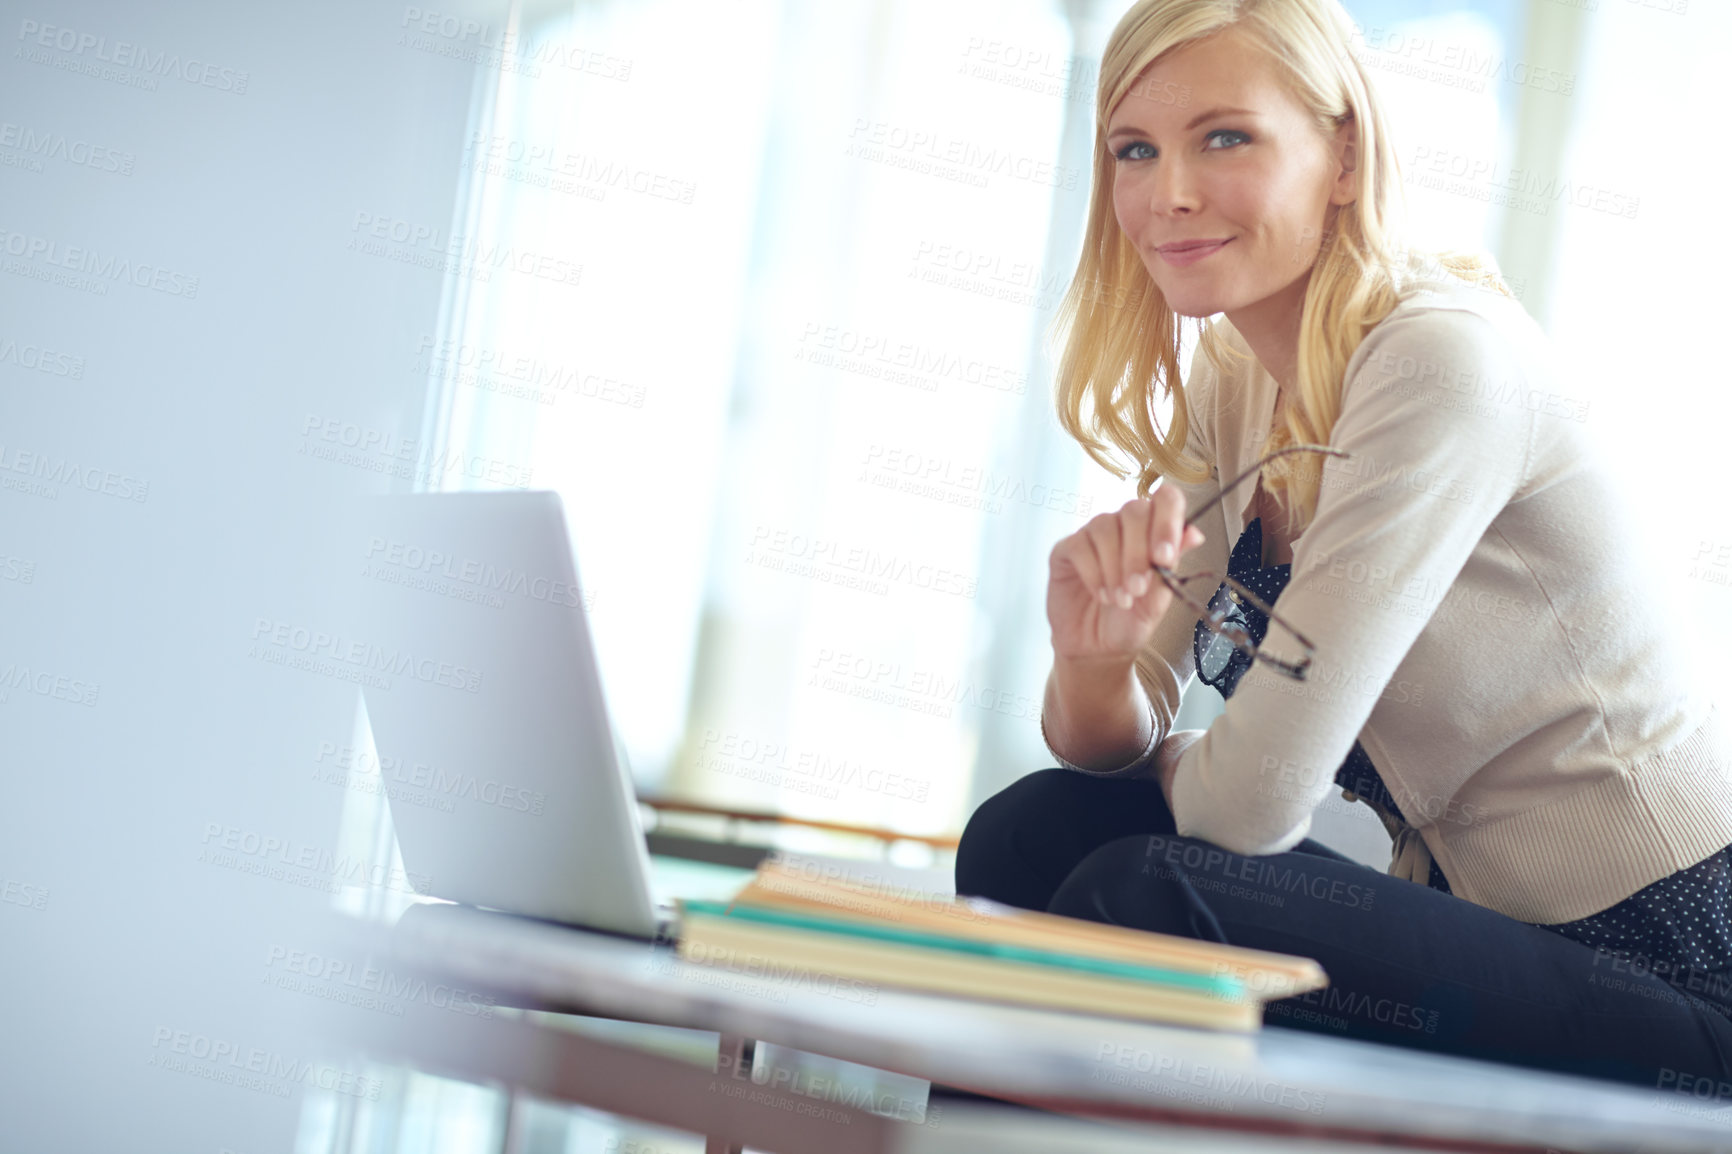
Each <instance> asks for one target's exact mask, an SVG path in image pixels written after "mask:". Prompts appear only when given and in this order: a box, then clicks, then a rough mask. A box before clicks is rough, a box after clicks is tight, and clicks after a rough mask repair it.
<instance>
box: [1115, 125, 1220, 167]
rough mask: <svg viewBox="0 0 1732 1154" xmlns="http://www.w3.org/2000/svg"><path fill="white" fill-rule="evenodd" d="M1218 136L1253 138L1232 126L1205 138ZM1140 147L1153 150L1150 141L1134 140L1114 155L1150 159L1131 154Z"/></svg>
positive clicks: (1131, 158) (1118, 157) (1125, 158)
mask: <svg viewBox="0 0 1732 1154" xmlns="http://www.w3.org/2000/svg"><path fill="white" fill-rule="evenodd" d="M1217 136H1234V137H1237V138H1238V139H1239V140H1241V141H1249V140H1250V139H1251V138H1250V137H1249V136H1246V135H1245V134H1244V133H1243V132H1239V131H1237V130H1236V129H1232V128H1217V129H1215V130H1214V131H1213V132H1211V133H1209V134H1208V135H1207V136H1205V137H1204V138H1203V139H1204V140H1213V139H1214V138H1215V137H1217ZM1139 148H1148V149H1150V150H1151V151H1153V149H1152V146H1151V145H1149V144H1148V143H1146V142H1145V141H1141V140H1134V141H1132V142H1131V143H1129V144H1127V145H1125V146H1124V147H1123V148H1121V149H1119V150H1118V151H1117V152H1115V153H1113V157H1114V159H1116V160H1147V159H1149V157H1147V156H1132V155H1131V153H1132V152H1134V151H1136V150H1137V149H1139ZM1210 151H1212V152H1220V151H1222V150H1221V149H1219V148H1216V149H1211V150H1210Z"/></svg>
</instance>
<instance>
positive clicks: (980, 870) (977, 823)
mask: <svg viewBox="0 0 1732 1154" xmlns="http://www.w3.org/2000/svg"><path fill="white" fill-rule="evenodd" d="M1075 776H1077V775H1076V774H1075V773H1074V772H1073V771H1071V770H1068V769H1060V768H1054V769H1039V770H1036V771H1035V772H1033V773H1030V774H1025V775H1023V776H1022V777H1019V778H1017V779H1016V780H1015V781H1013V782H1011V783H1010V784H1009V785H1007V786H1005V787H1004V788H1003V789H1001V790H999V791H998V792H997V793H995V794H993V795H992V796H991V797H989V798H987V799H986V800H985V801H983V802H981V803H980V804H979V805H978V806H976V807H975V809H974V812H973V813H972V814H971V815H969V818H968V823H967V824H966V825H964V826H963V827H962V837H961V839H960V840H958V841H957V843H956V892H957V893H959V894H970V893H982V892H984V891H983V890H981V889H979V888H975V887H979V886H982V885H985V884H987V882H988V881H989V880H990V876H991V874H992V873H993V872H994V869H993V863H994V862H996V861H997V860H998V859H999V857H1000V856H1001V855H1002V854H1003V853H1005V852H1006V850H1007V849H1008V848H1009V846H1010V839H1011V837H1012V836H1013V835H1014V834H1015V832H1016V831H1018V830H1020V829H1023V828H1027V827H1030V826H1032V825H1034V824H1035V823H1036V822H1038V821H1040V820H1041V817H1042V815H1045V816H1046V818H1047V820H1048V821H1049V822H1050V820H1051V815H1052V812H1053V806H1054V803H1055V802H1056V801H1057V800H1058V799H1059V798H1060V797H1061V796H1062V795H1063V794H1064V793H1065V792H1066V787H1067V784H1068V783H1066V782H1065V781H1064V780H1063V779H1064V778H1066V777H1075ZM965 885H966V886H967V887H968V888H965Z"/></svg>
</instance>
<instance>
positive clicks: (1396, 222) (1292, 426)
mask: <svg viewBox="0 0 1732 1154" xmlns="http://www.w3.org/2000/svg"><path fill="white" fill-rule="evenodd" d="M1234 26H1237V27H1240V28H1242V29H1243V30H1244V31H1245V32H1246V33H1248V34H1249V35H1250V37H1251V38H1252V39H1253V41H1254V42H1255V43H1256V44H1258V45H1259V46H1260V47H1262V48H1263V49H1264V50H1265V51H1266V52H1267V54H1268V56H1269V58H1270V59H1271V60H1272V61H1273V62H1274V63H1275V65H1276V70H1277V75H1278V76H1279V77H1280V78H1281V79H1282V80H1283V81H1284V83H1285V85H1286V87H1287V89H1288V90H1289V91H1290V92H1292V93H1293V95H1294V97H1295V98H1296V99H1297V100H1298V101H1299V102H1300V104H1301V105H1303V107H1304V108H1305V109H1306V111H1307V112H1308V113H1309V115H1310V117H1311V119H1312V121H1313V122H1314V124H1315V125H1316V127H1317V129H1318V131H1319V133H1322V134H1324V136H1325V137H1326V138H1327V137H1332V136H1333V134H1334V132H1335V131H1336V129H1337V127H1338V126H1339V125H1341V124H1345V123H1348V122H1351V123H1352V124H1353V126H1354V127H1353V129H1352V131H1353V134H1354V135H1353V137H1352V140H1353V142H1354V153H1355V155H1356V157H1357V160H1356V161H1355V170H1354V180H1355V184H1356V192H1357V195H1356V196H1355V198H1354V199H1353V201H1352V202H1350V203H1348V204H1344V205H1341V206H1339V208H1338V209H1337V211H1336V215H1335V219H1334V222H1333V224H1332V225H1331V226H1330V227H1329V228H1327V229H1326V230H1324V235H1323V237H1322V240H1321V242H1320V249H1319V251H1318V254H1317V259H1316V262H1315V264H1314V265H1313V266H1312V269H1311V278H1310V282H1309V283H1308V285H1307V286H1306V289H1305V303H1304V308H1303V311H1302V313H1301V316H1300V323H1299V349H1298V380H1297V382H1296V384H1297V387H1296V389H1295V391H1294V395H1292V396H1290V397H1289V398H1288V404H1287V406H1286V413H1285V416H1284V419H1283V420H1282V421H1278V422H1276V424H1275V427H1273V428H1271V429H1270V431H1269V439H1268V441H1267V442H1266V443H1265V445H1264V451H1265V452H1270V451H1273V450H1274V449H1277V448H1280V447H1281V446H1283V445H1287V444H1293V443H1296V442H1310V443H1313V444H1327V443H1328V441H1329V435H1330V432H1331V431H1332V430H1333V429H1334V427H1335V421H1336V419H1337V418H1338V417H1339V416H1340V411H1341V389H1342V384H1343V377H1344V375H1345V373H1346V369H1347V362H1348V360H1349V358H1351V357H1352V356H1353V351H1354V350H1355V349H1356V348H1358V347H1359V343H1360V341H1362V340H1364V339H1365V335H1366V334H1367V333H1368V332H1369V331H1370V330H1371V329H1372V328H1373V327H1374V326H1375V325H1377V323H1378V322H1380V321H1381V320H1383V318H1384V317H1385V316H1387V315H1388V314H1389V312H1390V311H1391V310H1392V309H1394V308H1395V306H1396V305H1397V304H1399V303H1400V300H1401V295H1402V288H1403V286H1404V285H1406V284H1408V283H1411V282H1412V281H1415V280H1418V279H1420V278H1421V277H1424V276H1426V275H1427V274H1430V275H1433V276H1435V275H1436V271H1437V270H1441V271H1443V272H1446V273H1447V274H1449V275H1450V276H1453V277H1455V278H1457V279H1459V280H1462V281H1466V282H1468V283H1471V284H1475V285H1478V286H1480V287H1483V288H1487V289H1490V290H1492V291H1496V292H1499V293H1502V294H1503V295H1504V296H1512V295H1513V294H1511V293H1510V291H1509V289H1508V288H1507V287H1506V286H1505V285H1504V283H1503V281H1502V279H1501V277H1499V275H1498V272H1497V268H1496V264H1495V262H1492V261H1491V260H1490V258H1489V257H1488V256H1486V255H1484V254H1479V253H1466V252H1441V253H1422V252H1418V251H1416V250H1412V249H1410V248H1407V247H1406V246H1405V245H1403V244H1401V242H1400V240H1399V234H1400V231H1401V221H1400V215H1399V214H1401V213H1402V212H1403V211H1404V209H1405V202H1404V200H1402V199H1401V197H1402V191H1401V189H1402V176H1401V165H1400V161H1399V159H1398V158H1397V156H1396V153H1395V149H1394V146H1393V144H1392V143H1391V140H1390V134H1389V130H1388V127H1387V122H1386V119H1385V117H1384V114H1383V107H1382V103H1381V101H1380V99H1379V97H1378V95H1377V92H1376V90H1375V89H1374V88H1373V87H1372V85H1371V80H1370V78H1369V77H1368V76H1367V75H1366V73H1365V70H1364V69H1363V67H1362V66H1361V65H1360V63H1359V61H1358V60H1357V59H1355V58H1354V56H1353V53H1352V51H1351V50H1350V49H1351V42H1352V36H1353V23H1352V20H1351V19H1350V18H1349V17H1348V15H1347V13H1346V11H1344V10H1343V9H1342V7H1341V5H1340V3H1339V2H1338V0H1140V2H1139V3H1137V4H1135V5H1133V6H1132V8H1131V9H1130V11H1128V12H1126V13H1125V15H1124V17H1123V18H1122V19H1121V20H1120V21H1119V23H1118V26H1117V27H1116V28H1115V29H1113V34H1112V38H1111V39H1110V40H1109V41H1108V42H1107V46H1106V50H1105V52H1103V53H1102V57H1101V68H1100V83H1099V87H1098V90H1097V93H1096V98H1095V141H1094V179H1093V188H1092V191H1091V193H1090V197H1089V215H1088V227H1087V231H1086V233H1085V235H1084V238H1083V246H1082V255H1081V257H1080V258H1079V259H1078V261H1077V269H1076V275H1075V276H1074V277H1073V278H1072V280H1071V283H1070V287H1069V289H1068V290H1067V291H1066V293H1065V297H1064V300H1063V301H1062V302H1061V303H1060V305H1059V308H1058V312H1057V316H1056V317H1055V319H1054V322H1053V330H1052V332H1053V338H1054V340H1055V342H1057V343H1061V344H1062V346H1063V347H1062V352H1061V354H1060V356H1059V358H1058V382H1057V390H1056V392H1057V402H1058V415H1059V421H1060V423H1061V424H1062V425H1063V426H1064V429H1065V431H1066V432H1068V433H1069V434H1070V435H1071V436H1072V437H1075V438H1076V440H1077V441H1078V442H1079V443H1080V444H1081V445H1082V447H1083V449H1084V450H1085V451H1086V452H1087V453H1088V454H1089V456H1091V457H1092V458H1094V460H1095V461H1096V462H1097V463H1098V464H1100V465H1101V466H1103V467H1104V468H1106V469H1107V470H1108V471H1109V472H1111V473H1113V474H1114V475H1115V476H1118V477H1121V478H1123V477H1125V476H1127V475H1128V474H1129V470H1126V469H1121V468H1119V467H1118V466H1117V465H1116V464H1115V463H1114V462H1113V461H1112V459H1111V458H1110V457H1108V456H1107V455H1106V453H1105V450H1106V448H1107V445H1108V443H1109V442H1110V443H1111V444H1112V445H1113V446H1116V447H1117V448H1118V449H1120V450H1122V451H1124V452H1126V453H1128V454H1129V455H1130V456H1131V458H1132V459H1133V460H1134V461H1136V462H1138V463H1139V465H1140V468H1139V469H1138V470H1137V473H1138V475H1137V496H1139V497H1146V496H1148V494H1149V491H1150V489H1152V488H1153V487H1154V483H1155V482H1156V481H1157V480H1158V479H1159V478H1161V477H1163V476H1166V475H1169V474H1170V475H1171V476H1173V477H1174V478H1175V479H1177V480H1180V481H1184V482H1185V483H1187V484H1197V483H1201V482H1202V481H1204V480H1206V479H1207V478H1208V476H1209V473H1208V469H1207V467H1206V463H1205V462H1200V461H1197V460H1196V459H1195V458H1190V457H1186V456H1185V455H1184V448H1185V439H1186V436H1187V434H1188V432H1189V429H1190V423H1191V421H1192V420H1193V419H1194V418H1193V415H1192V413H1191V412H1190V408H1189V405H1188V404H1187V403H1186V399H1185V390H1184V384H1183V382H1182V381H1181V380H1180V375H1181V374H1180V366H1179V356H1180V340H1179V326H1178V317H1177V315H1176V314H1175V313H1174V312H1173V310H1172V309H1170V308H1169V307H1168V306H1167V302H1166V299H1165V297H1163V296H1162V294H1161V291H1160V289H1159V288H1157V287H1156V286H1155V283H1154V281H1153V280H1151V279H1150V277H1149V274H1148V270H1147V268H1145V267H1144V265H1143V262H1142V259H1141V258H1140V256H1139V255H1138V253H1137V251H1136V249H1135V247H1133V246H1132V244H1131V243H1130V241H1128V240H1127V239H1126V238H1125V236H1124V234H1123V233H1122V232H1121V231H1120V229H1119V225H1118V218H1117V217H1116V216H1115V214H1114V212H1113V165H1114V161H1113V157H1112V155H1111V153H1110V152H1109V151H1108V149H1107V146H1106V126H1107V121H1108V119H1109V118H1110V116H1111V115H1112V112H1113V110H1114V109H1115V108H1117V107H1118V104H1119V101H1121V100H1122V99H1124V97H1125V96H1126V94H1127V93H1129V92H1130V90H1131V88H1132V86H1133V85H1135V84H1136V83H1137V80H1138V78H1139V77H1140V76H1141V75H1142V73H1143V70H1144V69H1145V68H1147V67H1148V66H1149V65H1150V64H1151V63H1152V62H1153V61H1154V60H1155V59H1157V58H1158V57H1160V56H1161V55H1163V54H1164V53H1167V52H1170V51H1172V50H1173V49H1175V48H1178V47H1180V46H1181V45H1185V44H1188V43H1190V42H1192V41H1194V40H1198V39H1201V38H1203V37H1205V36H1209V35H1212V34H1214V33H1217V32H1220V31H1222V30H1223V29H1226V28H1229V27H1234ZM1197 329H1198V351H1200V352H1201V353H1202V354H1203V355H1205V356H1207V357H1208V358H1209V360H1210V362H1211V363H1212V364H1213V365H1214V367H1215V368H1216V369H1217V370H1218V371H1221V372H1226V371H1227V369H1228V364H1227V361H1228V359H1229V358H1231V357H1235V356H1243V355H1244V354H1241V353H1239V352H1238V350H1235V349H1231V348H1229V347H1226V344H1225V342H1224V341H1222V340H1221V339H1220V334H1219V333H1217V332H1216V331H1215V330H1214V329H1213V327H1211V326H1207V325H1206V324H1205V322H1204V321H1203V320H1202V319H1201V318H1199V319H1198V321H1197ZM1158 387H1164V388H1165V390H1166V395H1167V396H1168V397H1170V398H1171V399H1172V419H1171V420H1170V421H1169V423H1168V428H1167V430H1166V435H1165V436H1164V437H1163V436H1162V434H1161V432H1160V430H1158V429H1157V428H1156V427H1155V423H1154V400H1155V396H1156V389H1157V388H1158ZM1085 400H1086V401H1088V402H1089V413H1088V415H1087V416H1086V417H1085V413H1084V401H1085ZM1321 461H1322V457H1321V455H1319V454H1312V453H1290V454H1288V455H1287V456H1285V457H1282V458H1280V459H1278V460H1277V461H1274V462H1271V463H1270V464H1269V465H1267V466H1265V469H1264V478H1265V484H1266V486H1267V487H1268V488H1270V490H1271V491H1272V492H1280V493H1286V494H1287V499H1286V500H1285V502H1284V503H1285V504H1286V505H1287V507H1288V509H1289V516H1290V518H1291V520H1290V526H1292V527H1294V528H1297V527H1298V526H1302V525H1307V524H1309V523H1310V520H1311V518H1312V516H1313V515H1314V514H1315V512H1316V506H1317V495H1318V488H1319V486H1320V484H1321V481H1322V471H1321V464H1320V463H1321ZM1226 479H1227V478H1226V477H1225V476H1223V477H1222V480H1223V481H1225V480H1226Z"/></svg>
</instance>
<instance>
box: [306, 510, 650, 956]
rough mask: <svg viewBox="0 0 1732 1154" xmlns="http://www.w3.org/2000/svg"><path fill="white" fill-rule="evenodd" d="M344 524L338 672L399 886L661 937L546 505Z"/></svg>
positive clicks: (623, 778)
mask: <svg viewBox="0 0 1732 1154" xmlns="http://www.w3.org/2000/svg"><path fill="white" fill-rule="evenodd" d="M351 513H352V514H353V520H351V521H349V522H347V523H346V526H345V529H344V530H343V532H342V537H343V544H342V545H341V546H340V547H341V548H342V549H343V550H344V551H345V553H346V555H345V556H343V557H342V558H341V561H342V562H343V563H344V564H346V565H347V566H348V569H347V572H348V573H349V574H351V575H355V581H354V584H353V585H352V586H350V587H349V590H348V592H349V593H350V594H351V596H350V597H349V598H348V601H349V606H348V608H349V612H348V613H345V616H347V617H349V618H350V624H351V636H350V638H349V639H348V644H349V656H348V660H349V662H350V664H351V665H354V666H356V667H357V669H358V670H361V671H362V672H360V674H359V676H360V680H361V681H362V687H361V688H362V696H363V699H364V704H365V708H366V713H367V720H368V722H369V724H370V725H371V727H372V732H373V741H374V745H375V747H376V749H377V752H378V755H379V761H380V773H381V780H382V781H383V782H384V783H385V784H386V786H387V791H386V792H387V799H388V803H389V805H390V809H391V821H392V823H393V824H394V825H395V826H396V832H397V841H398V845H399V847H400V849H401V852H402V856H403V865H404V869H405V871H406V872H407V873H408V874H409V875H410V878H411V881H412V884H414V885H415V886H416V888H417V890H418V892H423V893H425V894H427V895H428V896H432V897H437V898H443V899H447V900H449V901H453V902H460V903H464V904H467V905H473V906H480V907H485V908H489V909H495V910H502V911H506V912H509V913H514V914H523V915H527V916H530V917H534V918H541V919H544V920H548V921H553V922H560V923H565V924H568V925H574V926H581V927H584V928H586V929H591V930H600V931H603V932H606V933H610V934H616V935H623V936H626V937H632V938H640V939H645V940H657V941H666V940H669V939H670V938H671V937H672V936H673V933H674V926H675V908H674V907H673V906H672V905H671V904H669V903H659V904H658V903H657V902H656V901H655V900H654V897H653V892H652V889H651V885H650V859H649V851H648V847H647V845H646V843H645V841H644V834H643V826H642V822H641V819H640V817H639V813H638V807H637V799H636V791H635V789H634V787H633V782H632V776H631V771H630V768H629V766H628V764H627V760H626V756H625V751H624V749H623V747H622V746H621V744H620V742H619V740H618V737H617V735H616V734H615V732H614V727H613V725H612V723H611V721H610V720H609V713H608V708H607V703H606V700H605V696H604V693H603V689H602V681H601V675H600V670H599V668H598V666H597V663H596V657H595V649H594V646H593V644H592V640H591V635H590V630H589V623H588V616H587V611H586V608H585V603H584V594H583V587H582V584H581V583H580V581H579V579H578V574H577V564H576V560H575V558H574V556H573V553H572V547H571V542H570V540H569V538H568V536H567V532H566V520H565V510H564V506H563V504H562V502H561V501H560V498H559V495H558V494H556V493H552V492H525V491H510V492H481V493H418V494H407V495H392V496H383V497H368V498H363V499H362V500H361V501H359V502H357V503H356V506H355V507H354V508H353V509H352V510H351ZM357 647H359V648H357ZM356 657H361V658H362V661H360V662H357V661H356V660H355V658H356Z"/></svg>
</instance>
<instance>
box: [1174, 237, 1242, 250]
mask: <svg viewBox="0 0 1732 1154" xmlns="http://www.w3.org/2000/svg"><path fill="white" fill-rule="evenodd" d="M1232 239H1233V238H1232V237H1230V236H1221V237H1216V238H1215V239H1213V240H1175V241H1172V242H1170V243H1168V244H1163V245H1157V246H1156V247H1155V251H1156V252H1159V253H1181V252H1191V251H1192V250H1194V249H1199V248H1214V247H1215V246H1216V245H1221V244H1226V243H1227V242H1228V241H1230V240H1232Z"/></svg>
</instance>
